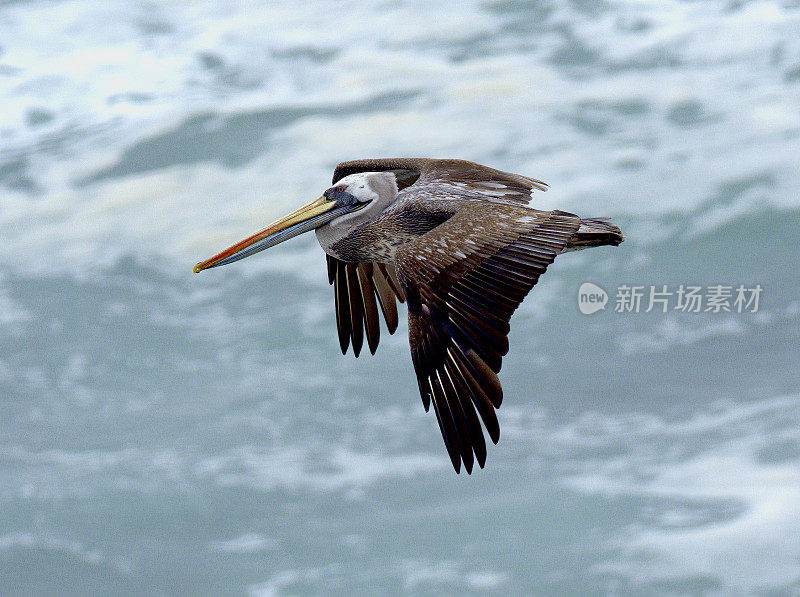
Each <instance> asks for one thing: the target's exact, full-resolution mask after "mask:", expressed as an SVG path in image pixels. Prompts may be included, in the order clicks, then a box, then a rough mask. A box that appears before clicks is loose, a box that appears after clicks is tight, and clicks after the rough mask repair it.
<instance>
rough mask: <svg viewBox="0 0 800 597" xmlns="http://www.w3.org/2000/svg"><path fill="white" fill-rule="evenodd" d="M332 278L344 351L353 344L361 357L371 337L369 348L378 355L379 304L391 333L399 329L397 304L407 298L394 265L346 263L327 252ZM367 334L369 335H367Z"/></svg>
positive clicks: (356, 352) (338, 327) (329, 277)
mask: <svg viewBox="0 0 800 597" xmlns="http://www.w3.org/2000/svg"><path fill="white" fill-rule="evenodd" d="M326 257H327V259H328V281H329V282H330V283H331V284H333V288H334V291H333V294H334V299H335V302H336V328H337V330H338V332H339V345H340V346H341V348H342V354H345V353H346V352H347V347H348V346H349V345H350V342H351V341H352V343H353V354H355V355H356V356H358V355H359V354H360V353H361V347H362V346H363V343H364V336H365V335H366V337H367V346H369V351H370V352H371V353H372V354H375V350H376V349H377V348H378V341H379V340H380V321H379V319H378V307H379V306H380V309H381V311H382V312H383V318H384V319H385V320H386V327H387V328H388V329H389V333H390V334H394V332H395V330H397V304H396V302H395V299H396V300H399V301H400V302H401V303H402V302H404V300H405V298H404V296H403V292H402V290H401V287H400V282H399V280H398V277H397V272H396V271H395V269H394V266H393V265H384V264H382V263H346V262H344V261H340V260H338V259H336V258H335V257H331V256H330V255H326ZM365 333H366V334H365Z"/></svg>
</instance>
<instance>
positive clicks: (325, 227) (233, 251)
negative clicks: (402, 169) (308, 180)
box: [194, 171, 398, 273]
mask: <svg viewBox="0 0 800 597" xmlns="http://www.w3.org/2000/svg"><path fill="white" fill-rule="evenodd" d="M397 193H398V180H397V177H396V174H395V172H393V171H387V172H358V173H356V174H350V175H349V176H345V177H343V178H341V179H340V180H338V181H337V182H336V184H335V185H334V186H332V187H331V188H329V189H328V190H327V191H325V192H324V193H323V194H322V196H321V197H320V198H319V199H315V200H314V201H312V202H311V203H309V204H308V205H305V206H303V207H301V208H300V209H298V210H295V211H293V212H292V213H290V214H289V215H287V216H284V217H283V218H281V219H280V220H277V221H275V222H273V223H272V224H270V225H269V226H267V227H266V228H264V229H262V230H259V231H258V232H256V233H255V234H253V235H251V236H249V237H247V238H246V239H244V240H242V241H239V242H238V243H236V244H235V245H231V246H230V247H228V248H227V249H225V250H224V251H221V252H220V253H218V254H216V255H214V256H213V257H211V258H210V259H206V260H205V261H201V262H200V263H198V264H197V265H195V266H194V272H195V273H198V272H200V271H202V270H204V269H209V268H212V267H218V266H220V265H227V264H228V263H233V262H234V261H239V260H240V259H244V258H245V257H249V256H250V255H253V254H254V253H258V252H259V251H263V250H264V249H268V248H269V247H274V246H275V245H277V244H279V243H282V242H283V241H285V240H288V239H290V238H292V237H295V236H297V235H298V234H302V233H303V232H308V231H309V230H314V229H318V232H320V233H324V232H326V231H329V230H330V229H331V228H333V227H336V228H337V229H339V228H350V227H351V226H355V225H358V224H359V223H361V222H365V221H369V220H371V219H374V218H376V217H377V216H378V215H379V214H380V213H381V212H382V211H383V210H384V209H386V208H387V207H388V206H389V205H391V204H392V203H393V202H394V200H395V199H396V198H397Z"/></svg>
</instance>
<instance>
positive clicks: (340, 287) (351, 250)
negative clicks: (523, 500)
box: [194, 158, 623, 473]
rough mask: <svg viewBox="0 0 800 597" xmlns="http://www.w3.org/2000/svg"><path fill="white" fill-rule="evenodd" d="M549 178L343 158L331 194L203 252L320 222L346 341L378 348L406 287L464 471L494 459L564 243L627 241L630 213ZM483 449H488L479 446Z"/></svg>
mask: <svg viewBox="0 0 800 597" xmlns="http://www.w3.org/2000/svg"><path fill="white" fill-rule="evenodd" d="M534 189H537V190H540V191H545V190H546V189H547V185H546V184H545V183H543V182H541V181H539V180H535V179H532V178H528V177H525V176H520V175H519V174H511V173H509V172H502V171H500V170H495V169H494V168H489V167H487V166H482V165H480V164H476V163H474V162H468V161H464V160H450V159H448V160H439V159H426V158H398V159H369V160H354V161H349V162H343V163H341V164H339V165H338V166H337V167H336V170H335V171H334V173H333V186H332V187H331V188H329V189H328V190H327V191H325V192H324V193H323V194H322V196H321V197H320V198H319V199H316V200H315V201H312V202H311V203H309V204H308V205H306V206H305V207H301V208H300V209H298V210H296V211H294V212H292V213H290V214H289V215H287V216H286V217H284V218H281V219H280V220H278V221H276V222H274V223H272V224H270V225H269V226H267V227H266V228H264V229H263V230H261V231H259V232H256V233H255V234H253V235H252V236H249V237H248V238H246V239H244V240H242V241H240V242H238V243H236V244H235V245H233V246H231V247H229V248H227V249H225V250H224V251H222V252H220V253H219V254H217V255H215V256H214V257H211V258H210V259H207V260H206V261H202V262H200V263H198V264H197V265H196V266H195V267H194V271H195V273H197V272H199V271H201V270H204V269H209V268H212V267H218V266H220V265H226V264H228V263H233V262H234V261H238V260H239V259H243V258H245V257H248V256H250V255H253V254H254V253H257V252H258V251H262V250H264V249H266V248H269V247H273V246H275V245H277V244H278V243H281V242H283V241H285V240H287V239H289V238H292V237H294V236H297V235H298V234H301V233H303V232H307V231H309V230H315V231H316V234H317V239H318V240H319V244H320V245H321V246H322V248H323V249H324V250H325V253H326V257H327V261H328V280H329V282H330V283H331V284H333V286H334V299H335V303H336V326H337V329H338V332H339V343H340V345H341V348H342V353H343V354H344V353H346V352H347V347H348V346H349V345H350V344H352V346H353V352H354V353H355V355H356V356H358V355H359V353H360V352H361V347H362V344H363V340H364V336H366V339H367V345H368V346H369V350H370V352H371V353H373V354H374V353H375V349H376V348H377V347H378V340H379V336H380V325H379V318H378V307H379V306H380V309H381V312H382V313H383V317H384V319H385V320H386V325H387V328H388V330H389V333H391V334H393V333H394V332H395V330H396V329H397V305H396V302H395V301H396V300H397V301H399V302H401V303H403V302H405V303H407V304H408V338H409V343H410V344H411V360H412V362H413V365H414V370H415V372H416V375H417V381H418V383H419V391H420V394H421V396H422V403H423V405H424V407H425V410H426V411H427V410H429V408H430V405H431V403H433V410H434V412H435V413H436V420H437V421H438V423H439V429H440V430H441V432H442V437H443V438H444V443H445V446H446V448H447V452H448V454H449V456H450V460H451V461H452V463H453V468H455V470H456V473H459V472H460V470H461V463H462V462H463V463H464V468H465V469H466V471H467V472H468V473H471V472H472V467H473V463H474V461H475V460H477V462H478V464H479V465H480V466H481V468H483V466H484V463H485V462H486V442H485V441H484V436H483V431H482V429H481V424H480V421H479V419H478V415H480V418H481V419H482V420H483V425H484V427H485V428H486V431H487V433H488V434H489V437H490V438H491V440H492V441H493V442H494V443H495V444H496V443H497V441H498V439H499V438H500V427H499V425H498V422H497V415H496V414H495V409H497V408H499V407H500V404H501V402H502V400H503V390H502V388H501V386H500V381H499V379H498V377H497V374H498V372H499V371H500V365H501V361H502V357H503V356H504V355H505V354H506V353H507V352H508V338H507V335H508V332H509V324H508V322H509V319H510V318H511V315H512V314H513V312H514V310H515V309H516V308H517V307H518V306H519V304H520V303H521V302H522V299H523V298H524V297H525V295H526V294H528V291H530V289H531V288H532V287H533V285H534V284H536V281H537V280H538V279H539V276H540V275H541V274H542V273H543V272H544V271H545V270H546V269H547V266H548V265H550V264H551V263H552V262H553V260H554V259H555V258H556V255H558V254H559V253H564V252H566V251H572V250H578V249H585V248H589V247H599V246H602V245H614V246H616V245H618V244H620V243H621V242H622V241H623V236H622V232H621V231H620V229H619V228H618V227H617V226H614V225H613V224H611V223H609V222H607V221H606V220H605V219H603V218H592V219H585V220H582V219H581V218H579V217H578V216H576V215H574V214H571V213H567V212H563V211H541V210H538V209H533V208H531V207H528V206H527V203H528V202H529V201H530V200H531V192H532V191H533V190H534ZM473 454H474V458H473Z"/></svg>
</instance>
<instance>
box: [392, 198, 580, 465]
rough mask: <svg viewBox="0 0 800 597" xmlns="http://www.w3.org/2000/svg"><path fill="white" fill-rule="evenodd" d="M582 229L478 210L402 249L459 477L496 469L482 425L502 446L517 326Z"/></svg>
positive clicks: (575, 221) (419, 352)
mask: <svg viewBox="0 0 800 597" xmlns="http://www.w3.org/2000/svg"><path fill="white" fill-rule="evenodd" d="M579 226H580V219H579V218H578V217H577V216H574V215H572V214H568V213H565V212H557V211H556V212H543V211H537V210H532V209H529V208H526V207H522V206H515V205H513V204H502V205H499V204H488V203H483V202H474V203H470V204H467V205H466V206H465V207H464V208H462V210H461V211H459V212H458V213H457V214H456V215H454V216H453V217H452V218H450V219H449V220H448V221H447V222H445V223H444V224H442V225H440V226H438V227H437V228H435V229H433V230H431V231H430V232H428V233H426V234H424V235H422V236H421V237H419V238H418V239H417V240H415V241H412V242H411V243H408V244H406V245H403V246H402V247H401V248H400V249H398V251H397V260H396V264H397V269H398V271H399V274H400V279H401V280H402V284H403V290H404V291H405V294H406V298H407V302H408V306H409V316H408V317H409V324H408V329H409V342H410V344H411V358H412V362H413V364H414V370H415V372H416V374H417V381H418V383H419V388H420V394H421V396H422V402H423V405H424V406H425V408H426V410H427V409H428V408H429V405H430V404H431V403H432V404H433V406H434V411H435V413H436V418H437V421H438V423H439V428H440V430H441V432H442V437H443V438H444V442H445V446H446V447H447V451H448V454H449V455H450V459H451V461H452V463H453V467H454V468H455V470H456V472H459V471H460V469H461V464H462V463H463V465H464V468H465V469H466V471H467V472H468V473H469V472H471V471H472V468H473V465H474V462H475V461H477V462H478V465H479V466H481V467H483V465H484V463H485V461H486V444H485V440H484V437H483V431H482V429H481V426H480V421H483V426H484V427H485V428H486V431H487V433H488V434H489V437H490V439H491V440H492V441H493V442H494V443H497V441H498V439H499V437H500V428H499V425H498V421H497V416H496V413H495V409H496V408H498V407H499V406H500V405H501V403H502V401H503V390H502V387H501V385H500V380H499V379H498V377H497V373H498V372H499V371H500V367H501V365H502V357H503V356H505V354H506V353H507V352H508V338H507V335H508V332H509V329H510V328H509V324H508V322H509V319H510V318H511V315H512V314H513V313H514V311H515V309H516V308H517V307H518V306H519V304H520V303H521V302H522V299H523V298H524V297H525V295H526V294H527V293H528V292H529V291H530V289H531V288H532V287H533V285H534V284H536V282H537V280H538V279H539V276H540V275H541V274H542V273H543V272H544V271H545V269H546V268H547V266H548V265H549V264H550V263H552V262H553V260H554V259H555V257H556V255H558V253H560V252H561V251H562V250H563V249H564V247H565V246H566V244H567V243H568V241H569V239H570V237H571V236H572V235H573V234H574V233H575V232H576V231H577V230H578V228H579Z"/></svg>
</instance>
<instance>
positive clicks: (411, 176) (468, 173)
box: [333, 158, 547, 203]
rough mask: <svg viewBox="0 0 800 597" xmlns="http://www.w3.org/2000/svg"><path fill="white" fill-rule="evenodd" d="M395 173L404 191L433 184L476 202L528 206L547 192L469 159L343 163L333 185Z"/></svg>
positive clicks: (438, 191) (524, 179) (438, 190)
mask: <svg viewBox="0 0 800 597" xmlns="http://www.w3.org/2000/svg"><path fill="white" fill-rule="evenodd" d="M388 170H391V171H394V172H395V176H396V177H397V186H398V188H399V189H400V190H403V189H406V188H408V187H410V186H412V185H413V189H412V190H422V189H423V187H426V186H428V185H431V188H432V189H435V194H436V195H441V194H442V193H443V192H449V193H452V194H457V195H458V194H466V195H469V196H471V197H472V198H475V199H485V200H489V201H492V200H494V201H511V202H514V203H528V202H529V201H530V200H531V191H533V189H538V190H540V191H546V190H547V184H545V183H543V182H542V181H541V180H536V179H535V178H528V177H527V176H521V175H519V174H513V173H511V172H503V171H502V170H495V169H494V168H489V167H488V166H483V165H481V164H476V163H475V162H469V161H467V160H452V159H447V160H434V159H428V158H379V159H371V160H353V161H350V162H342V163H341V164H339V165H338V166H337V167H336V170H335V171H334V173H333V184H336V183H337V182H338V181H339V180H340V179H341V178H344V177H345V176H347V175H349V174H355V173H356V172H385V171H388Z"/></svg>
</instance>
